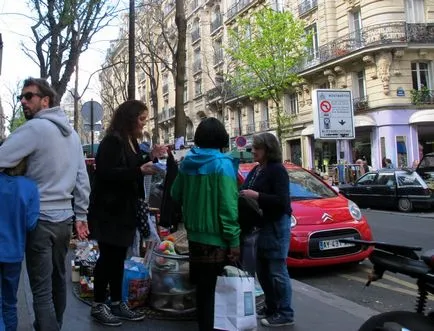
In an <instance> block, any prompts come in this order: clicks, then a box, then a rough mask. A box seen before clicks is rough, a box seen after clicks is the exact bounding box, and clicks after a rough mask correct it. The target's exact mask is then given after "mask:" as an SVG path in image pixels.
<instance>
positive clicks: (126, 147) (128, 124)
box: [88, 100, 164, 326]
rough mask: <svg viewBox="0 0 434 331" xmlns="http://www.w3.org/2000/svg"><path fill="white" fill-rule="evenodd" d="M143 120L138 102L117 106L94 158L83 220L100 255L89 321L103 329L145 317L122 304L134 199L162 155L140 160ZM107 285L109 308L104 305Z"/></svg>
mask: <svg viewBox="0 0 434 331" xmlns="http://www.w3.org/2000/svg"><path fill="white" fill-rule="evenodd" d="M147 115H148V110H147V107H146V105H145V104H144V103H142V102H141V101H137V100H129V101H126V102H124V103H123V104H121V105H120V106H119V107H118V108H117V109H116V111H115V113H114V115H113V118H112V121H111V123H110V126H109V128H108V130H107V134H106V136H105V137H104V139H103V140H102V141H101V143H100V145H99V148H98V152H97V155H96V159H95V163H96V169H95V174H94V179H93V183H92V191H91V194H90V205H89V215H88V220H89V230H90V234H91V236H92V238H95V239H96V240H98V246H99V251H100V255H99V258H98V261H97V263H96V266H95V270H94V303H93V305H92V309H91V316H92V317H93V318H94V319H96V320H97V321H98V322H100V323H102V324H104V325H110V326H119V325H121V324H122V323H121V321H120V319H126V320H134V321H137V320H141V319H143V318H144V315H143V314H140V313H136V312H134V311H132V310H130V309H129V307H128V305H127V304H126V303H125V302H122V279H123V272H124V260H125V258H126V254H127V249H128V247H129V246H131V244H132V243H133V239H134V235H135V232H136V227H137V217H136V213H137V205H138V199H139V197H143V195H144V187H143V175H152V174H154V173H156V170H155V168H154V167H153V164H152V161H151V159H152V158H153V157H154V156H158V154H161V153H163V152H164V151H163V149H164V147H161V146H155V147H154V149H153V150H152V152H151V155H150V156H146V157H144V155H143V154H142V153H141V152H140V148H139V145H138V143H137V139H139V138H141V136H142V130H143V127H144V125H145V123H146V119H147ZM108 285H109V288H110V300H111V306H110V307H109V306H107V305H106V304H105V302H106V300H107V298H106V291H107V286H108Z"/></svg>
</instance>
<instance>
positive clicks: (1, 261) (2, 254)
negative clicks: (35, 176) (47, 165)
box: [0, 160, 39, 331]
mask: <svg viewBox="0 0 434 331" xmlns="http://www.w3.org/2000/svg"><path fill="white" fill-rule="evenodd" d="M25 171H26V161H25V160H23V161H21V162H20V163H19V164H18V165H17V166H16V167H15V168H10V169H5V170H4V172H0V285H1V289H0V330H6V331H16V330H17V325H18V319H17V292H18V283H19V280H20V273H21V263H22V261H23V258H24V249H25V244H26V235H27V232H28V231H31V230H33V229H34V228H35V227H36V223H37V220H38V217H39V193H38V188H37V186H36V183H34V182H33V181H31V180H30V179H28V178H26V177H23V175H24V173H25Z"/></svg>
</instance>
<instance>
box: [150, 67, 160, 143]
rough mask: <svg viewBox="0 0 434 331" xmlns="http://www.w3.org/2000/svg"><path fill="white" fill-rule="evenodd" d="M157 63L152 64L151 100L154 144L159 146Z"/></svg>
mask: <svg viewBox="0 0 434 331" xmlns="http://www.w3.org/2000/svg"><path fill="white" fill-rule="evenodd" d="M154 66H155V63H154V61H152V64H151V76H150V77H149V78H150V81H151V100H152V110H153V113H154V129H153V130H152V144H158V143H159V142H160V141H159V140H160V135H159V134H158V96H157V81H156V80H155V72H154V68H155V67H154Z"/></svg>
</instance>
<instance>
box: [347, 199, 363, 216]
mask: <svg viewBox="0 0 434 331" xmlns="http://www.w3.org/2000/svg"><path fill="white" fill-rule="evenodd" d="M348 210H349V211H350V214H351V216H353V218H354V219H355V220H356V221H361V220H362V217H363V215H362V212H361V211H360V208H359V206H357V205H356V204H355V203H354V202H352V201H351V200H348Z"/></svg>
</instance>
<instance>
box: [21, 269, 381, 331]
mask: <svg viewBox="0 0 434 331" xmlns="http://www.w3.org/2000/svg"><path fill="white" fill-rule="evenodd" d="M68 280H70V278H69V277H68ZM292 287H293V307H294V310H295V314H296V315H295V321H296V325H295V326H291V327H286V328H278V330H290V331H312V330H321V331H335V330H345V331H357V330H358V328H359V327H360V325H361V324H362V323H363V322H364V321H365V320H366V319H368V318H369V317H370V316H372V315H374V314H376V313H377V312H376V311H373V310H371V309H368V308H365V307H363V306H360V305H358V304H356V303H354V302H352V301H349V300H346V299H343V298H340V297H337V296H335V295H333V294H330V293H327V292H324V291H322V290H319V289H317V288H314V287H312V286H309V285H306V284H304V283H301V282H299V281H295V280H292ZM89 310H90V307H89V306H88V305H86V304H84V303H82V302H81V301H80V300H78V299H77V298H76V297H75V296H74V294H73V293H72V288H71V282H70V281H69V282H68V305H67V308H66V312H65V316H64V326H63V328H62V331H76V330H80V331H103V330H107V329H113V330H119V331H139V330H140V331H144V330H149V331H160V330H161V331H163V330H164V331H195V330H197V326H196V323H195V322H192V321H189V322H184V321H183V322H175V321H161V320H150V319H147V320H146V319H145V320H144V321H141V322H125V323H124V324H123V325H122V326H121V327H119V328H108V327H104V326H102V325H100V324H97V323H95V322H94V321H92V319H91V318H90V315H89ZM18 318H19V325H18V331H31V330H32V327H31V325H32V322H33V309H32V296H31V292H30V288H29V282H28V278H27V274H26V271H25V264H23V272H22V275H21V281H20V288H19V291H18ZM258 322H259V321H258ZM257 330H258V331H264V330H271V329H270V328H266V327H263V326H261V325H260V324H259V323H258V329H257Z"/></svg>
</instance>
